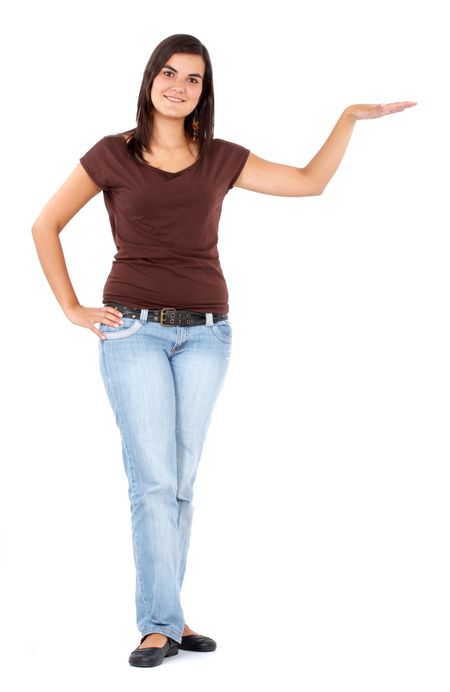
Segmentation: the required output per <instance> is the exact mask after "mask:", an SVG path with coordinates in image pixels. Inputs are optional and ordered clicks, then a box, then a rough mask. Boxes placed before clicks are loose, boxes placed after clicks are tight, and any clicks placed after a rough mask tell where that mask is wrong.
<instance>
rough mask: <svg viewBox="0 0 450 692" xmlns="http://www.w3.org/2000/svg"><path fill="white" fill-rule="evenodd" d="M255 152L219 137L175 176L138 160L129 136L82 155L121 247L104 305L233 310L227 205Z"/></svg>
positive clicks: (110, 140)
mask: <svg viewBox="0 0 450 692" xmlns="http://www.w3.org/2000/svg"><path fill="white" fill-rule="evenodd" d="M249 153H250V151H249V149H245V148H244V147H242V146H240V145H239V144H234V143H233V142H228V141H226V140H223V139H214V140H213V141H212V143H211V145H210V147H209V149H208V150H207V151H206V152H205V153H204V155H202V156H201V157H200V158H199V159H197V160H196V161H195V162H194V163H193V164H191V165H190V166H188V167H187V168H184V169H183V170H181V171H178V172H177V173H169V172H167V171H163V170H160V169H158V168H155V167H153V166H151V165H150V164H146V163H139V162H137V161H135V160H134V159H133V158H132V157H131V156H130V155H129V154H128V150H127V147H126V142H125V139H124V137H123V136H122V135H121V134H115V135H107V136H105V137H103V138H102V139H101V140H99V141H98V142H97V143H96V144H94V146H93V147H92V148H91V149H89V150H88V151H87V152H86V153H85V154H84V156H82V157H81V158H80V163H81V164H82V166H83V168H85V170H86V171H87V173H88V174H89V176H90V177H91V178H92V180H93V181H94V182H95V184H96V185H97V186H98V187H100V188H101V189H102V190H103V198H104V202H105V206H106V209H107V211H108V214H109V219H110V223H111V230H112V234H113V238H114V242H115V244H116V247H117V254H116V255H114V261H113V263H112V268H111V272H110V274H109V276H108V278H107V280H106V284H105V287H104V290H103V302H104V303H106V302H117V303H119V304H121V305H124V306H127V307H136V308H161V307H174V308H178V309H186V310H192V311H197V312H219V313H227V312H228V310H229V306H228V290H227V285H226V282H225V278H224V275H223V273H222V268H221V266H220V261H219V253H218V250H217V241H218V223H219V218H220V214H221V208H222V201H223V198H224V197H225V195H226V194H227V192H228V191H229V190H230V189H231V188H232V187H233V185H234V183H235V182H236V180H237V178H238V176H239V174H240V172H241V170H242V168H243V167H244V164H245V162H246V160H247V157H248V155H249Z"/></svg>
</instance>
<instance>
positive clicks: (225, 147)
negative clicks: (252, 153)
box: [211, 138, 249, 152]
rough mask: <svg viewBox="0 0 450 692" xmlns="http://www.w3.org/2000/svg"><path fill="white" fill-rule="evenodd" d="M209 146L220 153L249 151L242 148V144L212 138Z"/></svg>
mask: <svg viewBox="0 0 450 692" xmlns="http://www.w3.org/2000/svg"><path fill="white" fill-rule="evenodd" d="M211 145H212V146H214V147H215V148H216V149H217V150H222V151H230V152H231V151H249V149H247V148H246V147H244V146H242V144H237V143H236V142H230V141H229V140H228V139H219V138H214V139H213V140H212V142H211Z"/></svg>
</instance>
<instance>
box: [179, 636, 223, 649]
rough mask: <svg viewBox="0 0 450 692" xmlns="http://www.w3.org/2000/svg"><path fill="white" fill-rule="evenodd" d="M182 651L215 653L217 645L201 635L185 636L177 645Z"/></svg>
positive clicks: (209, 638)
mask: <svg viewBox="0 0 450 692" xmlns="http://www.w3.org/2000/svg"><path fill="white" fill-rule="evenodd" d="M178 646H179V648H180V649H183V650H184V651H215V650H216V647H217V644H216V642H215V641H214V639H211V637H204V636H203V635H201V634H187V635H186V636H185V637H182V638H181V644H179V645H178Z"/></svg>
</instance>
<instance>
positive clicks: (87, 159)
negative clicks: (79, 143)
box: [80, 137, 109, 190]
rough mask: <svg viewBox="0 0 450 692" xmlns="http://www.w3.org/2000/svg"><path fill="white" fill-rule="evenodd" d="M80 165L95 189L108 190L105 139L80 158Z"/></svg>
mask: <svg viewBox="0 0 450 692" xmlns="http://www.w3.org/2000/svg"><path fill="white" fill-rule="evenodd" d="M80 163H81V165H82V166H83V168H84V169H85V171H86V173H87V174H88V175H89V176H90V177H91V178H92V180H93V181H94V183H95V184H96V185H97V187H99V188H100V189H101V190H107V189H108V187H109V185H108V152H107V137H103V138H102V139H100V140H99V141H98V142H97V143H96V144H94V146H93V147H91V148H90V149H89V150H88V151H87V152H86V153H85V154H84V155H83V156H82V157H81V158H80Z"/></svg>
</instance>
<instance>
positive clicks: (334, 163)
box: [234, 101, 416, 197]
mask: <svg viewBox="0 0 450 692" xmlns="http://www.w3.org/2000/svg"><path fill="white" fill-rule="evenodd" d="M415 105H416V103H415V102H414V101H398V102H396V103H386V104H357V105H353V106H348V108H346V109H345V110H344V112H343V113H342V115H341V117H340V118H339V120H338V121H337V123H336V125H335V126H334V128H333V130H332V132H331V133H330V135H329V137H328V139H327V141H326V142H325V144H324V145H323V146H322V148H321V149H320V150H319V151H318V152H317V154H316V155H315V156H314V158H313V159H311V161H310V162H309V163H308V164H307V165H306V166H305V167H304V168H296V167H295V166H285V165H284V164H280V163H273V162H271V161H266V160H264V159H261V158H259V157H258V156H255V155H254V154H252V153H250V155H249V157H248V159H247V161H246V164H245V166H244V168H243V169H242V171H241V174H240V176H239V178H238V179H237V180H236V182H235V184H234V185H235V187H242V188H244V189H245V190H252V191H253V192H262V193H264V194H266V195H280V196H283V197H306V196H313V195H321V194H322V192H323V191H324V190H325V188H326V186H327V185H328V183H329V182H330V180H331V178H332V177H333V175H334V174H335V172H336V170H337V169H338V167H339V164H340V163H341V161H342V158H343V156H344V154H345V150H346V148H347V144H348V143H349V141H350V137H351V135H352V132H353V127H354V125H355V122H356V121H357V120H366V119H369V118H380V117H382V116H384V115H390V114H391V113H398V112H399V111H402V110H404V109H405V108H410V107H411V106H415Z"/></svg>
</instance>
